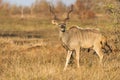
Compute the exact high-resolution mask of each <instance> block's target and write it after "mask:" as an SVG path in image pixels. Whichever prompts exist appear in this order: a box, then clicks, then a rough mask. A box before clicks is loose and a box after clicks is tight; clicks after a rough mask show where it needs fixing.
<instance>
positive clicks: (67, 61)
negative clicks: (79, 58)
mask: <svg viewBox="0 0 120 80" xmlns="http://www.w3.org/2000/svg"><path fill="white" fill-rule="evenodd" d="M71 54H72V51H69V50H68V53H67V57H66V63H65V67H64V71H66V69H67V66H68V63H69V61H70V57H71Z"/></svg>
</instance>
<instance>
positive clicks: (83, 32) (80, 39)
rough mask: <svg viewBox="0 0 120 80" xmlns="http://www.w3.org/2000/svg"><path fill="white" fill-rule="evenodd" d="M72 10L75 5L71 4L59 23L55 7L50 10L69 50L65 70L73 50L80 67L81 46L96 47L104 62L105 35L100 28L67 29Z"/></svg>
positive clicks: (62, 40) (73, 27)
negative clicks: (65, 15)
mask: <svg viewBox="0 0 120 80" xmlns="http://www.w3.org/2000/svg"><path fill="white" fill-rule="evenodd" d="M72 11H73V6H71V8H70V10H69V11H68V13H67V17H66V18H65V19H64V20H62V21H61V22H59V23H58V21H60V20H59V19H58V18H57V16H56V14H55V12H54V11H53V7H51V6H50V12H51V13H52V14H53V16H54V20H52V24H55V25H57V26H58V27H59V37H60V40H61V43H62V45H63V46H64V48H65V49H66V50H67V51H68V53H67V57H66V63H65V67H64V70H66V69H67V66H68V63H69V60H70V57H71V55H72V53H73V52H75V53H76V61H77V67H78V68H79V52H80V49H81V48H92V49H94V50H95V52H96V53H97V54H98V56H99V58H100V63H102V59H103V53H102V50H101V48H102V46H103V44H104V43H105V37H104V36H103V35H102V34H101V32H100V31H99V30H98V29H92V28H80V27H78V26H72V27H71V28H69V30H66V21H67V20H69V15H70V13H71V12H72Z"/></svg>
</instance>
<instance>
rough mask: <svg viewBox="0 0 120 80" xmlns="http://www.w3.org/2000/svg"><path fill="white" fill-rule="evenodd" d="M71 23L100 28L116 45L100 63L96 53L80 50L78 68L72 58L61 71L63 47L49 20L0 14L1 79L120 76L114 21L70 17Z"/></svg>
mask: <svg viewBox="0 0 120 80" xmlns="http://www.w3.org/2000/svg"><path fill="white" fill-rule="evenodd" d="M71 25H79V26H81V27H95V28H96V27H97V28H100V30H101V31H102V32H103V33H104V34H105V36H107V37H108V40H109V43H110V45H111V46H113V45H116V46H117V48H115V49H114V52H113V53H110V54H109V55H107V54H104V59H103V66H99V64H98V61H99V58H98V56H97V55H96V54H93V53H92V52H90V53H87V52H85V51H81V54H80V68H79V69H77V68H76V63H75V60H73V61H72V62H71V63H70V64H69V66H68V69H67V71H63V68H64V64H65V60H66V51H65V50H64V48H63V47H62V46H61V44H60V41H59V38H58V29H57V27H56V26H54V25H52V24H51V21H50V20H41V19H25V20H20V19H17V18H16V19H15V18H1V20H0V80H119V79H120V49H119V47H120V42H119V41H116V42H115V41H114V37H115V36H116V35H118V38H119V40H120V36H119V34H120V32H118V33H114V32H115V31H114V27H113V24H112V23H111V22H105V20H104V21H103V20H101V21H99V20H98V22H96V21H95V20H90V21H86V22H81V21H75V20H73V21H70V22H69V23H68V26H71ZM118 26H119V27H120V25H118ZM117 29H118V31H120V29H119V28H117Z"/></svg>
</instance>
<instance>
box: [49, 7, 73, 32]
mask: <svg viewBox="0 0 120 80" xmlns="http://www.w3.org/2000/svg"><path fill="white" fill-rule="evenodd" d="M53 8H54V7H51V6H50V12H51V13H52V15H53V20H52V24H54V25H57V26H58V27H59V28H60V30H61V31H62V32H65V30H66V22H67V21H68V20H69V15H70V13H71V12H72V11H73V5H71V7H70V10H69V11H68V12H67V16H66V18H65V19H63V20H60V19H59V18H58V17H57V16H56V14H55V12H54V11H53Z"/></svg>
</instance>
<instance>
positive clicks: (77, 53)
mask: <svg viewBox="0 0 120 80" xmlns="http://www.w3.org/2000/svg"><path fill="white" fill-rule="evenodd" d="M79 52H80V49H76V62H77V68H79V67H80V64H79V60H80V57H79Z"/></svg>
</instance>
